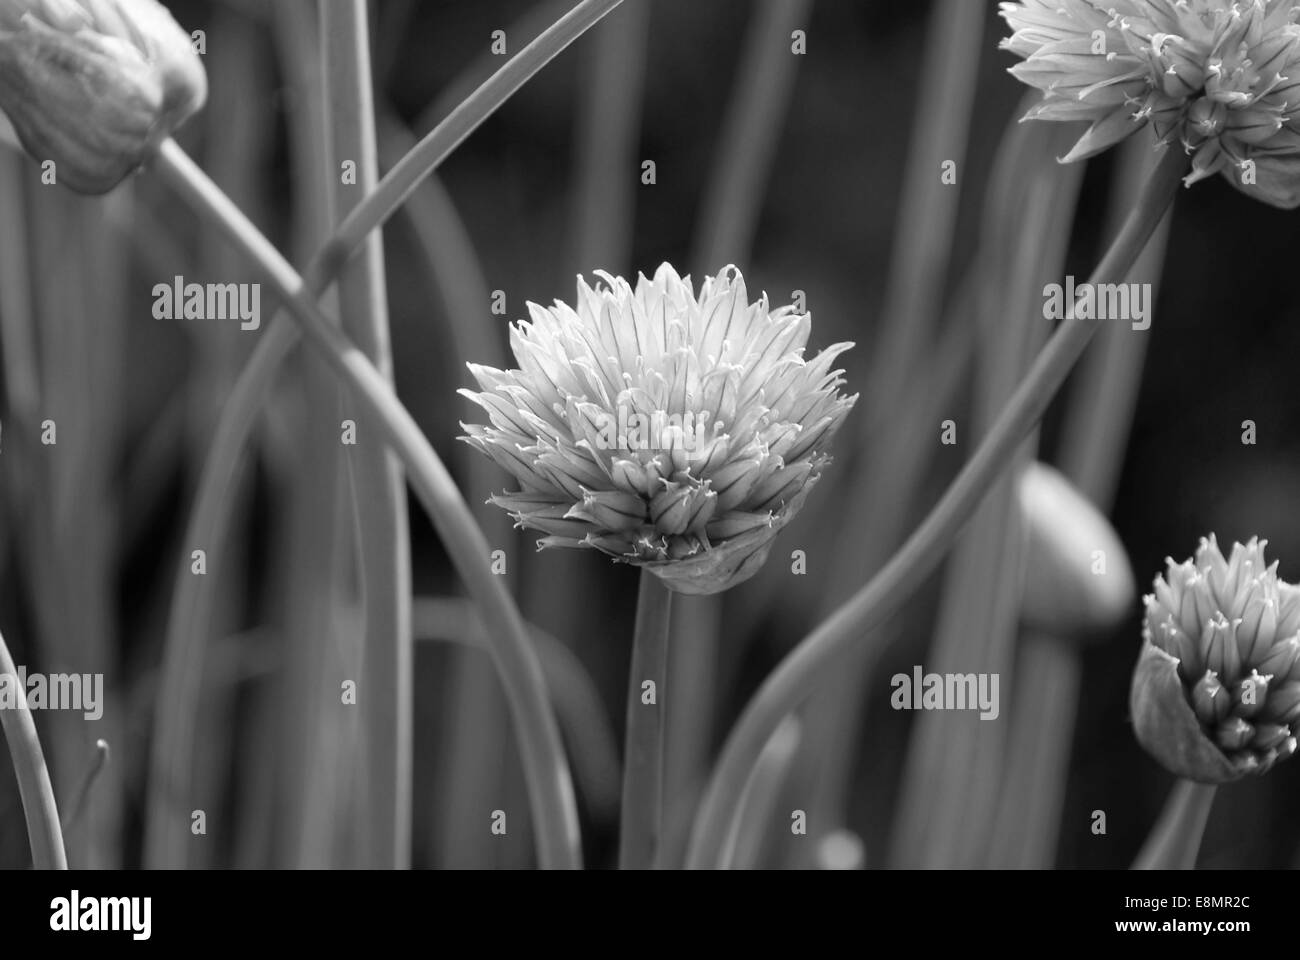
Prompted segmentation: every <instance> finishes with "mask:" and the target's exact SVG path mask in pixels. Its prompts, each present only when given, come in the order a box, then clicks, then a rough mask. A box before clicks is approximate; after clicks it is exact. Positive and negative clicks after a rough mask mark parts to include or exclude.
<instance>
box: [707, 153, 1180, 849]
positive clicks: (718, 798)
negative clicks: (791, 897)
mask: <svg viewBox="0 0 1300 960" xmlns="http://www.w3.org/2000/svg"><path fill="white" fill-rule="evenodd" d="M1187 163H1188V161H1187V157H1186V156H1185V155H1184V154H1183V153H1182V151H1180V150H1178V149H1167V150H1166V151H1165V152H1164V155H1163V156H1162V158H1161V161H1160V164H1159V165H1158V166H1157V167H1156V170H1155V172H1154V173H1153V174H1152V176H1151V179H1150V180H1149V181H1148V182H1147V185H1146V186H1145V187H1144V189H1143V192H1142V196H1141V197H1140V199H1139V201H1138V203H1137V205H1136V206H1135V208H1134V210H1133V212H1132V213H1131V214H1130V216H1129V218H1128V220H1127V221H1126V222H1125V224H1124V228H1123V229H1122V230H1121V231H1120V233H1119V236H1117V237H1116V238H1115V241H1114V242H1113V243H1112V244H1111V247H1110V249H1109V250H1108V251H1107V253H1106V255H1105V257H1103V258H1102V261H1101V263H1100V264H1099V265H1098V266H1097V269H1096V270H1095V271H1094V272H1093V275H1092V276H1091V277H1090V278H1089V284H1090V285H1094V284H1097V283H1115V282H1118V281H1119V280H1121V279H1123V277H1124V276H1125V275H1126V274H1127V273H1128V271H1129V269H1130V268H1131V267H1132V265H1133V261H1134V260H1135V259H1136V258H1137V256H1138V255H1139V254H1140V253H1141V251H1142V248H1143V247H1144V246H1145V245H1146V242H1147V240H1148V238H1150V236H1151V234H1152V232H1153V231H1154V230H1155V228H1156V226H1157V225H1158V224H1159V222H1160V220H1161V218H1162V217H1163V216H1164V214H1165V211H1166V210H1167V209H1168V208H1169V205H1170V204H1171V203H1172V202H1173V198H1174V194H1175V191H1176V190H1177V187H1178V184H1179V182H1180V180H1181V178H1182V175H1183V172H1184V170H1186V168H1187ZM1099 322H1100V321H1097V320H1093V319H1084V318H1082V317H1080V316H1078V315H1077V314H1075V315H1073V316H1072V317H1071V318H1070V319H1068V320H1066V321H1065V322H1064V323H1063V324H1062V325H1061V327H1060V328H1059V329H1058V330H1057V331H1056V333H1055V334H1053V336H1052V338H1051V340H1049V341H1048V343H1047V346H1046V347H1044V348H1043V350H1042V352H1041V353H1040V354H1039V355H1038V357H1037V359H1036V360H1035V361H1034V364H1033V366H1032V368H1031V369H1030V371H1029V374H1028V375H1027V376H1026V377H1025V379H1024V381H1023V382H1022V383H1021V384H1020V386H1019V387H1018V388H1017V389H1016V391H1015V393H1014V394H1013V395H1012V397H1011V399H1010V400H1009V401H1008V402H1007V405H1006V406H1005V407H1004V408H1003V410H1002V412H1001V414H1000V415H999V416H998V418H997V420H996V421H995V422H994V424H993V426H992V427H991V429H990V430H989V432H988V434H987V435H986V436H985V438H984V439H983V441H982V442H981V443H980V445H979V448H978V449H977V450H976V451H975V453H974V455H973V456H972V457H971V459H970V460H969V461H967V463H966V465H965V466H964V467H963V468H962V470H961V472H960V473H959V474H958V475H957V477H956V478H955V479H954V481H953V482H952V484H951V485H950V486H949V487H948V489H947V491H946V492H945V493H944V495H943V496H942V497H941V498H940V500H939V502H938V503H937V504H936V505H935V506H934V508H933V509H932V510H931V511H930V514H929V515H928V516H927V517H926V519H925V520H924V521H923V522H922V523H921V525H920V527H918V528H917V529H916V531H915V532H914V533H913V534H912V536H911V537H909V538H908V540H907V542H906V543H904V544H903V546H902V548H901V549H900V550H899V551H898V553H896V554H895V555H894V556H893V558H892V559H891V560H890V561H889V563H887V564H886V565H885V566H884V568H883V569H881V570H880V571H879V572H878V573H877V574H876V575H875V576H874V577H872V578H871V580H870V581H868V582H867V583H866V584H865V585H864V586H863V587H862V588H861V589H859V590H858V592H857V593H856V594H854V595H853V597H852V598H850V600H849V601H848V602H847V603H845V604H844V605H843V606H841V607H840V608H839V610H837V611H836V612H835V613H834V614H832V615H831V617H830V618H829V619H827V620H826V621H825V622H823V623H822V624H821V625H820V626H819V627H818V628H817V629H816V630H814V631H813V632H812V633H811V634H809V635H808V636H807V637H806V638H804V640H803V641H801V642H800V644H799V645H798V646H797V647H796V648H795V649H794V650H793V651H792V652H791V653H790V654H789V655H788V656H787V657H786V658H785V659H784V660H783V661H782V662H781V664H780V665H779V666H778V667H777V668H776V670H774V671H773V672H772V673H771V674H770V675H769V676H768V678H767V680H766V681H764V683H763V685H762V687H760V688H759V690H758V692H757V693H756V694H755V695H754V698H753V699H752V700H751V701H750V702H749V705H748V706H747V707H746V708H745V710H744V712H743V713H742V714H741V717H740V719H739V721H738V722H737V724H736V726H735V727H734V728H733V729H732V732H731V735H730V736H729V737H728V739H727V744H726V746H725V747H724V749H723V752H722V756H721V758H720V760H719V761H718V765H717V767H716V769H715V771H714V774H713V779H712V781H711V782H710V786H709V790H708V792H707V793H706V795H705V799H704V803H703V805H702V806H701V809H700V815H699V817H698V818H697V819H696V825H695V830H694V831H693V834H692V842H691V851H690V854H689V857H688V864H689V865H690V866H694V867H715V866H717V865H718V863H719V860H720V852H721V847H722V845H723V844H724V843H725V841H726V837H727V830H728V825H729V823H730V818H731V816H732V813H733V812H734V810H735V809H736V806H737V803H738V801H739V798H740V796H741V794H742V792H743V790H744V784H745V782H746V780H747V779H748V775H749V771H750V769H751V768H752V767H753V764H754V762H755V761H756V760H757V759H758V756H759V753H760V752H761V751H762V749H763V745H764V744H765V743H766V742H767V738H768V737H770V736H771V735H772V732H773V731H774V730H775V729H776V727H777V725H778V724H780V722H781V720H782V719H783V718H784V717H785V715H786V714H787V713H789V712H790V711H791V710H794V709H796V708H797V707H798V706H799V704H801V703H802V702H803V701H804V700H805V699H806V698H807V697H808V695H809V694H811V693H812V692H813V691H814V690H815V689H816V688H817V686H818V685H819V684H820V683H821V682H822V680H823V679H824V678H825V676H826V674H827V672H828V671H829V670H830V668H832V667H834V666H835V665H836V663H837V662H838V661H839V660H840V659H841V658H842V657H843V656H845V654H846V653H848V652H849V651H851V650H852V649H853V648H854V644H855V643H856V642H857V641H858V639H859V638H860V637H861V636H862V635H863V633H864V632H866V631H867V630H869V629H871V628H872V627H874V626H876V625H877V624H879V623H881V622H882V621H884V620H885V619H887V618H888V617H889V616H891V615H892V614H893V613H894V612H896V611H897V610H898V609H899V607H901V606H902V604H903V603H904V602H905V601H906V600H907V598H908V597H909V596H911V594H912V592H913V591H914V590H915V589H916V588H917V587H918V586H919V585H920V584H921V582H922V581H923V580H924V579H925V577H926V576H928V575H929V573H930V572H931V571H933V570H934V568H935V567H936V566H937V565H938V564H939V562H940V560H942V558H943V556H944V554H945V553H946V551H947V550H948V548H949V547H950V546H951V545H952V543H953V540H954V539H955V538H956V536H957V534H958V533H959V532H960V531H961V529H962V528H963V526H965V524H966V521H967V520H969V519H970V517H971V515H972V513H973V512H974V510H975V508H976V507H977V506H979V504H980V502H981V501H982V500H983V498H984V495H985V494H986V493H987V492H988V491H989V489H990V487H991V486H992V485H993V483H994V482H995V481H996V480H997V478H998V476H999V475H1000V474H1001V472H1002V468H1003V467H1004V466H1005V465H1006V464H1007V463H1008V462H1009V458H1010V457H1011V454H1012V452H1013V451H1014V450H1015V448H1016V447H1017V446H1018V445H1019V444H1020V441H1021V440H1022V438H1023V437H1024V436H1025V434H1026V433H1028V432H1029V430H1030V429H1031V428H1032V427H1033V426H1034V425H1035V424H1036V423H1037V422H1038V421H1039V419H1041V417H1042V416H1043V413H1044V412H1045V411H1046V409H1047V406H1048V404H1049V403H1051V400H1052V397H1054V396H1055V395H1056V391H1057V390H1059V389H1060V387H1061V384H1062V383H1063V382H1064V381H1065V378H1066V376H1068V375H1069V372H1070V370H1071V369H1072V368H1073V366H1074V363H1075V361H1076V360H1078V358H1079V355H1080V354H1081V353H1082V352H1083V349H1084V347H1086V346H1087V345H1088V341H1089V340H1090V339H1091V338H1092V335H1093V333H1095V332H1096V330H1097V325H1098V323H1099Z"/></svg>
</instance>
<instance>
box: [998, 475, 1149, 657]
mask: <svg viewBox="0 0 1300 960" xmlns="http://www.w3.org/2000/svg"><path fill="white" fill-rule="evenodd" d="M1017 493H1018V494H1019V500H1020V512H1021V516H1022V517H1023V518H1024V522H1025V526H1026V540H1027V545H1026V555H1025V589H1024V599H1023V600H1022V602H1021V614H1020V617H1021V620H1022V621H1023V622H1024V624H1025V626H1027V627H1029V628H1031V629H1034V630H1038V631H1041V632H1044V633H1048V634H1050V635H1052V636H1056V637H1063V638H1067V639H1071V638H1073V639H1078V638H1087V637H1091V636H1096V635H1098V634H1100V633H1102V632H1103V631H1105V630H1109V629H1110V628H1112V627H1114V626H1115V625H1116V624H1118V623H1119V622H1120V621H1122V620H1123V619H1124V618H1125V617H1127V616H1129V615H1130V612H1131V610H1132V608H1133V600H1134V597H1135V595H1136V593H1137V590H1136V586H1135V584H1134V582H1133V569H1132V567H1131V566H1130V565H1129V561H1128V554H1127V553H1126V552H1125V550H1124V545H1123V544H1122V543H1121V542H1120V539H1119V536H1118V535H1117V534H1116V533H1115V530H1114V528H1113V527H1111V525H1110V522H1109V521H1108V520H1107V519H1106V518H1105V517H1104V516H1103V515H1102V513H1101V511H1100V510H1098V509H1097V508H1096V507H1095V506H1093V505H1092V504H1091V503H1090V502H1089V501H1088V500H1087V498H1085V497H1084V496H1083V494H1081V493H1080V492H1079V491H1078V490H1077V489H1075V487H1074V486H1073V485H1072V484H1071V483H1070V482H1069V481H1068V480H1067V479H1066V478H1065V477H1064V476H1063V475H1062V474H1061V473H1060V472H1059V471H1057V470H1054V469H1053V468H1052V467H1049V466H1047V465H1046V464H1043V463H1038V462H1034V463H1031V464H1029V466H1028V467H1026V468H1025V469H1024V470H1023V471H1022V472H1021V474H1020V476H1019V478H1018V480H1017Z"/></svg>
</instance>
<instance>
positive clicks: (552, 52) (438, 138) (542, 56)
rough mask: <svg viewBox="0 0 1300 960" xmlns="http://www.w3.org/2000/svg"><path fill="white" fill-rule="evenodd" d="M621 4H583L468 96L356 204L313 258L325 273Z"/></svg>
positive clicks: (609, 0) (607, 0)
mask: <svg viewBox="0 0 1300 960" xmlns="http://www.w3.org/2000/svg"><path fill="white" fill-rule="evenodd" d="M622 2H623V0H582V2H581V3H579V4H578V5H577V6H575V7H574V8H573V9H572V10H570V11H569V12H568V13H566V14H565V15H564V16H563V17H561V18H560V19H559V20H557V21H556V22H555V24H554V25H553V26H552V27H551V28H550V29H549V30H547V31H545V32H544V33H543V34H542V35H541V36H539V37H538V38H537V39H536V40H534V41H533V42H532V43H530V44H529V45H528V46H526V47H524V49H523V50H521V51H520V52H519V53H518V55H516V56H515V57H513V58H512V59H511V60H509V61H508V62H507V63H506V65H505V66H503V67H502V68H501V69H500V70H498V71H497V72H496V73H494V74H492V76H491V77H490V78H489V79H488V80H487V82H486V83H484V84H483V85H482V86H481V87H479V88H478V89H477V90H475V91H474V92H473V93H472V94H470V96H468V97H467V98H466V99H465V100H464V101H463V102H462V103H461V104H460V106H458V107H457V108H456V109H455V110H453V111H452V112H451V113H450V114H448V116H447V119H445V120H443V121H442V123H440V124H438V126H436V127H434V129H433V130H432V132H430V133H429V135H428V136H427V137H425V138H424V139H423V140H421V141H420V142H419V143H418V144H416V146H415V149H413V150H412V151H411V152H410V153H408V154H407V155H406V156H404V157H403V158H402V159H401V162H399V163H398V164H397V166H395V167H393V169H392V170H389V171H388V173H387V174H385V175H384V178H383V179H382V180H381V181H380V182H379V185H378V186H377V187H376V188H375V190H374V192H373V193H370V194H367V196H366V198H365V199H364V200H362V201H361V203H359V204H358V205H357V206H356V208H355V209H353V210H352V212H351V213H349V214H348V215H347V217H346V218H344V220H343V222H342V223H341V224H339V227H338V229H337V230H336V231H335V232H334V235H333V236H332V237H330V239H329V240H328V241H326V243H325V245H324V247H322V248H321V251H320V253H319V254H318V255H317V260H319V262H320V266H321V269H322V270H323V272H324V273H326V274H328V275H331V276H332V275H335V274H337V273H338V268H339V265H340V264H341V263H343V261H345V260H347V259H348V257H350V256H351V255H352V251H353V250H355V249H356V248H357V245H358V244H360V243H361V241H362V240H363V239H365V238H366V237H367V236H368V235H369V234H370V232H371V231H372V230H374V229H376V228H377V227H379V226H381V225H382V224H383V223H384V222H385V221H386V220H387V219H388V218H389V217H391V216H392V215H393V212H394V211H395V210H396V209H397V208H398V207H400V206H401V205H402V203H403V202H404V201H405V200H406V198H407V197H408V196H410V194H411V191H413V190H414V189H415V188H416V187H417V186H418V185H419V183H420V181H421V180H423V179H424V178H425V176H426V175H427V174H428V173H429V171H430V170H433V169H434V168H436V167H437V166H438V165H439V164H440V163H442V161H444V160H446V159H447V156H448V155H449V154H450V153H451V152H452V151H453V150H455V149H456V148H457V147H458V146H460V143H461V141H462V140H464V139H465V138H466V137H468V136H469V135H470V134H471V133H473V132H474V130H475V129H477V127H478V126H479V124H481V123H482V122H483V121H484V120H486V119H487V118H488V117H490V116H491V115H492V114H493V113H494V112H496V110H497V108H498V107H500V106H501V104H503V103H505V102H506V101H507V100H508V99H510V97H511V96H512V95H513V94H514V92H515V91H516V90H518V89H519V88H520V87H522V86H523V85H524V84H525V83H526V82H527V81H528V79H529V78H530V77H531V76H532V75H533V74H535V73H536V72H537V71H538V70H540V69H542V67H544V66H546V64H548V63H550V62H551V60H553V59H554V58H555V57H556V56H557V55H558V54H559V53H560V52H561V51H562V50H564V48H565V47H567V46H568V45H569V44H570V43H572V42H573V41H574V40H576V39H578V37H580V36H582V34H583V33H585V32H586V31H587V30H588V29H590V28H591V27H592V26H593V25H595V24H596V23H597V22H598V21H599V20H600V19H601V18H602V17H603V16H605V15H606V14H607V13H609V12H610V11H611V10H613V9H614V8H615V7H617V6H618V5H619V4H620V3H622Z"/></svg>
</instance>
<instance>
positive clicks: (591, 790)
mask: <svg viewBox="0 0 1300 960" xmlns="http://www.w3.org/2000/svg"><path fill="white" fill-rule="evenodd" d="M411 624H412V635H413V636H414V638H415V642H416V643H417V644H418V643H422V642H427V641H432V640H439V641H447V642H450V643H455V644H460V645H463V646H466V647H472V648H475V649H477V650H481V651H483V652H484V653H490V652H491V644H489V643H488V640H487V634H486V632H485V631H484V629H483V621H482V618H481V617H480V616H479V614H478V610H476V609H475V607H474V605H473V604H472V603H470V602H469V601H468V600H466V599H465V598H464V597H416V598H415V600H414V601H413V602H412V603H411ZM528 633H529V635H530V636H531V637H532V638H533V645H534V646H535V647H536V648H537V659H538V661H539V662H540V663H541V665H542V673H544V674H545V675H546V690H547V692H548V693H549V694H550V697H551V706H552V707H553V708H554V710H555V716H556V719H557V720H559V722H560V730H561V731H562V732H563V733H564V738H565V742H566V743H568V745H569V755H570V756H571V757H572V758H573V776H574V779H575V780H576V781H577V786H578V788H579V791H580V792H581V793H582V798H583V803H584V807H585V809H586V811H587V813H588V815H589V816H590V817H591V818H592V819H595V820H599V821H601V822H604V821H605V820H606V819H609V820H611V821H612V820H613V818H614V817H615V816H616V815H617V813H618V796H619V794H618V790H619V783H618V780H619V765H618V743H617V741H616V740H615V737H614V731H613V727H612V724H611V723H610V722H609V717H608V716H607V714H606V712H605V707H604V703H603V701H602V700H601V697H600V693H599V692H598V691H597V689H596V684H595V683H594V682H593V681H592V679H591V675H590V674H589V673H588V672H587V668H586V666H585V665H584V664H583V662H582V661H581V660H580V659H579V658H578V656H577V655H576V654H575V653H574V652H573V651H572V650H570V649H569V648H568V647H567V646H565V645H564V644H563V643H562V642H561V641H560V640H558V639H556V638H555V637H554V636H552V635H551V634H549V633H547V632H546V631H545V630H542V629H541V628H540V627H538V626H536V625H535V624H533V623H529V624H528ZM491 679H495V678H491Z"/></svg>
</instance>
